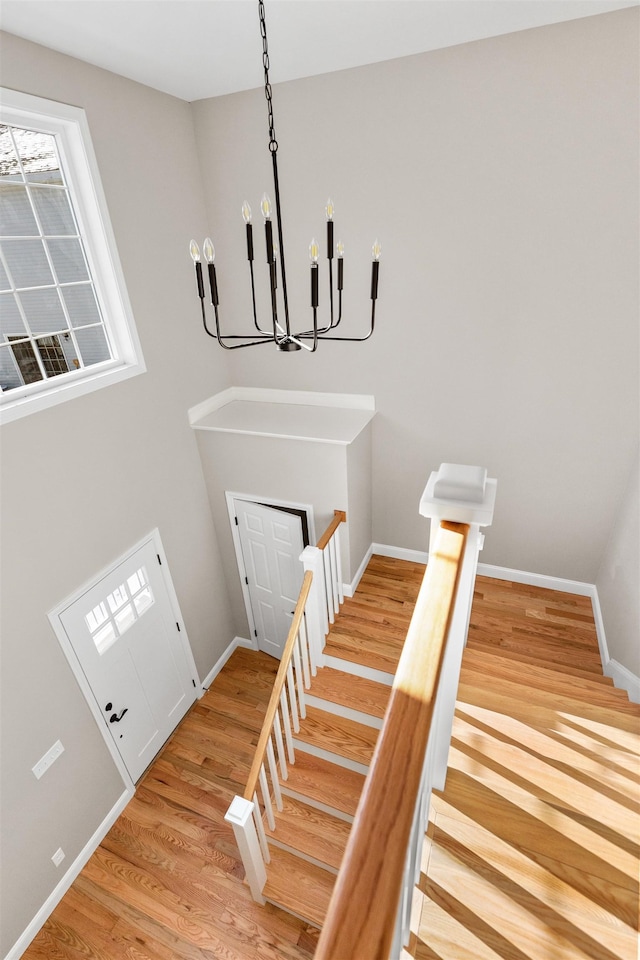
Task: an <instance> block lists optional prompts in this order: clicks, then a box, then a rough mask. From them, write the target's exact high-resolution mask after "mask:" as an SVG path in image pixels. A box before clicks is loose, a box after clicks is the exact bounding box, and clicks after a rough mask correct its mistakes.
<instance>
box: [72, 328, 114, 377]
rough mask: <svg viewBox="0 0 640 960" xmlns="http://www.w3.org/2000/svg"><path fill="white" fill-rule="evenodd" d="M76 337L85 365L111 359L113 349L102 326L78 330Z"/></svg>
mask: <svg viewBox="0 0 640 960" xmlns="http://www.w3.org/2000/svg"><path fill="white" fill-rule="evenodd" d="M76 339H77V341H78V347H79V348H80V353H81V355H82V361H83V363H84V365H85V367H90V366H92V365H93V364H94V363H102V361H103V360H110V359H111V351H110V350H109V344H108V343H107V338H106V337H105V335H104V330H103V329H102V327H89V328H88V329H86V330H76Z"/></svg>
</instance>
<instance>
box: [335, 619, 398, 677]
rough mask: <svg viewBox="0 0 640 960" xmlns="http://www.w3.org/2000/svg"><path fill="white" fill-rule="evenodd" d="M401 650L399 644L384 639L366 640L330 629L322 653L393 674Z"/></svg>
mask: <svg viewBox="0 0 640 960" xmlns="http://www.w3.org/2000/svg"><path fill="white" fill-rule="evenodd" d="M401 652H402V645H401V644H391V643H389V642H388V641H384V640H373V639H369V640H367V639H366V638H364V637H354V636H353V635H350V634H347V633H341V632H338V631H337V630H332V632H331V633H330V634H329V636H328V638H327V643H326V646H325V648H324V653H325V654H326V655H327V656H328V657H336V658H337V659H340V660H349V661H351V662H352V663H359V664H361V665H362V666H364V667H371V668H372V669H373V670H382V671H383V672H384V673H391V674H395V672H396V669H397V667H398V662H399V660H400V654H401Z"/></svg>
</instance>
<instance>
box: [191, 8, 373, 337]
mask: <svg viewBox="0 0 640 960" xmlns="http://www.w3.org/2000/svg"><path fill="white" fill-rule="evenodd" d="M258 15H259V19H260V35H261V37H262V64H263V68H264V94H265V97H266V100H267V107H268V115H269V152H270V154H271V162H272V167H273V192H274V197H275V225H276V231H277V241H276V238H275V237H274V230H273V220H272V213H273V210H272V206H271V201H270V199H269V197H268V196H267V194H266V193H265V194H264V196H263V197H262V201H261V203H260V210H261V213H262V217H263V219H264V233H265V244H266V260H267V265H268V268H269V287H270V302H271V320H270V323H268V324H267V329H264V328H263V327H262V326H261V325H260V323H259V322H258V314H257V309H256V287H255V277H254V255H253V224H252V214H251V207H250V206H249V204H248V203H247V202H246V200H245V202H244V203H243V204H242V217H243V220H244V223H245V231H246V239H247V260H248V262H249V275H250V279H251V301H252V305H253V329H252V330H251V332H250V333H246V334H228V333H226V334H222V333H221V332H220V317H219V297H218V282H217V277H216V267H215V249H214V246H213V243H212V241H211V239H210V237H207V239H206V240H205V241H204V243H203V245H202V256H204V259H205V261H206V264H207V272H208V274H209V288H210V293H211V305H212V307H213V313H214V318H215V333H214V332H212V331H211V330H210V329H209V326H208V324H207V315H206V310H205V289H204V280H203V273H202V266H203V264H202V261H201V255H200V249H199V247H198V244H197V243H196V242H195V240H192V241H191V244H190V248H189V252H190V254H191V259H192V260H193V262H194V264H195V271H196V283H197V288H198V297H199V298H200V306H201V309H202V323H203V325H204V329H205V332H206V333H207V334H208V335H209V336H210V337H213V338H214V339H216V340H217V341H218V343H219V344H220V346H221V347H224V348H225V350H238V349H239V348H241V347H256V346H258V344H261V343H274V344H275V345H276V347H277V348H278V350H283V351H292V350H300V349H304V350H308V351H310V352H311V353H313V352H314V351H315V350H316V349H317V346H318V341H319V340H321V339H322V340H342V341H346V342H351V343H360V342H362V341H364V340H368V339H369V337H370V336H371V335H372V333H373V328H374V323H375V311H376V300H377V297H378V272H379V267H380V250H381V248H380V244H379V243H378V241H377V240H376V241H375V243H374V244H373V247H372V251H371V252H372V263H371V320H370V325H369V330H368V332H367V333H366V334H365V335H364V336H362V337H343V336H337V335H336V334H335V332H334V331H335V330H337V328H338V327H339V325H340V323H341V322H342V292H343V286H344V244H343V243H342V241H341V240H338V242H337V244H335V250H334V220H333V216H334V206H333V201H332V200H328V201H327V205H326V207H325V214H326V218H327V251H326V256H327V261H328V280H329V310H328V316H327V319H326V320H325V321H324V323H321V324H320V325H319V323H318V305H319V295H318V287H319V284H318V272H319V263H318V260H319V256H320V248H319V246H318V244H317V243H316V241H315V239H313V240H312V241H311V243H310V244H309V258H310V261H311V263H310V273H311V297H310V300H311V311H312V321H311V322H312V326H311V327H310V328H308V329H306V330H302V331H301V332H299V333H292V331H291V322H290V319H289V300H288V297H287V271H286V264H285V254H284V237H283V231H282V211H281V204H280V184H279V180H278V141H277V140H276V135H275V126H274V121H273V98H272V92H271V84H270V82H269V47H268V44H267V27H266V22H265V12H264V3H263V0H258ZM334 259H336V261H337V264H336V265H337V270H336V271H335V273H336V276H335V284H334ZM278 260H279V261H280V286H278ZM334 286H335V291H334ZM336 300H337V303H336V302H335V301H336ZM229 341H234V342H229Z"/></svg>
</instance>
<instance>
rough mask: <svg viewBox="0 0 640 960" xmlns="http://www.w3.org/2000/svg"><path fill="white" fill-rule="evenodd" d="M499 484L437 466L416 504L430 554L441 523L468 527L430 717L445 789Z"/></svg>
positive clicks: (439, 784)
mask: <svg viewBox="0 0 640 960" xmlns="http://www.w3.org/2000/svg"><path fill="white" fill-rule="evenodd" d="M497 486H498V481H497V480H494V479H492V478H490V477H487V471H486V469H485V468H484V467H473V466H466V465H463V464H459V463H442V464H441V465H440V469H439V470H436V471H434V472H433V473H432V474H431V476H430V477H429V480H428V483H427V486H426V488H425V491H424V493H423V494H422V498H421V500H420V513H421V515H422V516H423V517H429V518H430V520H431V537H430V543H429V550H430V551H431V550H432V549H433V544H434V540H435V534H436V531H437V529H438V525H439V523H440V521H441V520H451V521H454V522H457V523H468V524H469V534H468V536H467V544H466V549H465V554H464V560H463V562H462V569H461V571H460V580H459V582H458V593H457V599H456V605H455V609H454V612H453V619H452V621H451V628H450V630H449V641H448V643H447V649H446V651H445V656H444V660H443V663H442V673H441V677H440V684H439V686H438V695H437V699H436V707H435V714H434V735H435V744H434V747H435V749H434V758H433V781H432V785H433V787H434V788H435V789H437V790H442V789H444V783H445V779H446V776H447V760H448V757H449V745H450V743H451V730H452V727H453V714H454V712H455V705H456V697H457V693H458V681H459V678H460V667H461V664H462V654H463V652H464V648H465V645H466V642H467V634H468V631H469V620H470V618H471V603H472V601H473V590H474V585H475V580H476V571H477V568H478V554H479V552H480V550H482V546H483V544H484V534H483V533H482V532H481V531H480V528H481V527H488V526H491V523H492V522H493V511H494V507H495V500H496V490H497Z"/></svg>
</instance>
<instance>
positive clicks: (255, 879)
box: [224, 796, 267, 905]
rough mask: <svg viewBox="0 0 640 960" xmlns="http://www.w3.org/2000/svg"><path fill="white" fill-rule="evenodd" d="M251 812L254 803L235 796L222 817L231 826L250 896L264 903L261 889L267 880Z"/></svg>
mask: <svg viewBox="0 0 640 960" xmlns="http://www.w3.org/2000/svg"><path fill="white" fill-rule="evenodd" d="M253 812H254V805H253V803H251V801H250V800H245V799H244V797H238V796H236V797H234V798H233V800H232V801H231V806H230V807H229V809H228V810H227V812H226V814H225V817H224V818H225V820H226V821H227V823H230V824H231V826H232V827H233V832H234V834H235V838H236V843H237V844H238V850H239V851H240V859H241V860H242V863H243V866H244V869H245V875H246V878H247V883H248V884H249V889H250V890H251V896H252V897H253V899H254V900H256V901H257V902H258V903H260V904H263V905H264V904H265V903H266V901H265V898H264V897H263V895H262V891H263V889H264V885H265V883H266V882H267V871H266V868H265V865H264V860H263V857H262V853H261V850H260V840H259V839H258V831H257V830H256V825H255V823H254V819H253Z"/></svg>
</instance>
